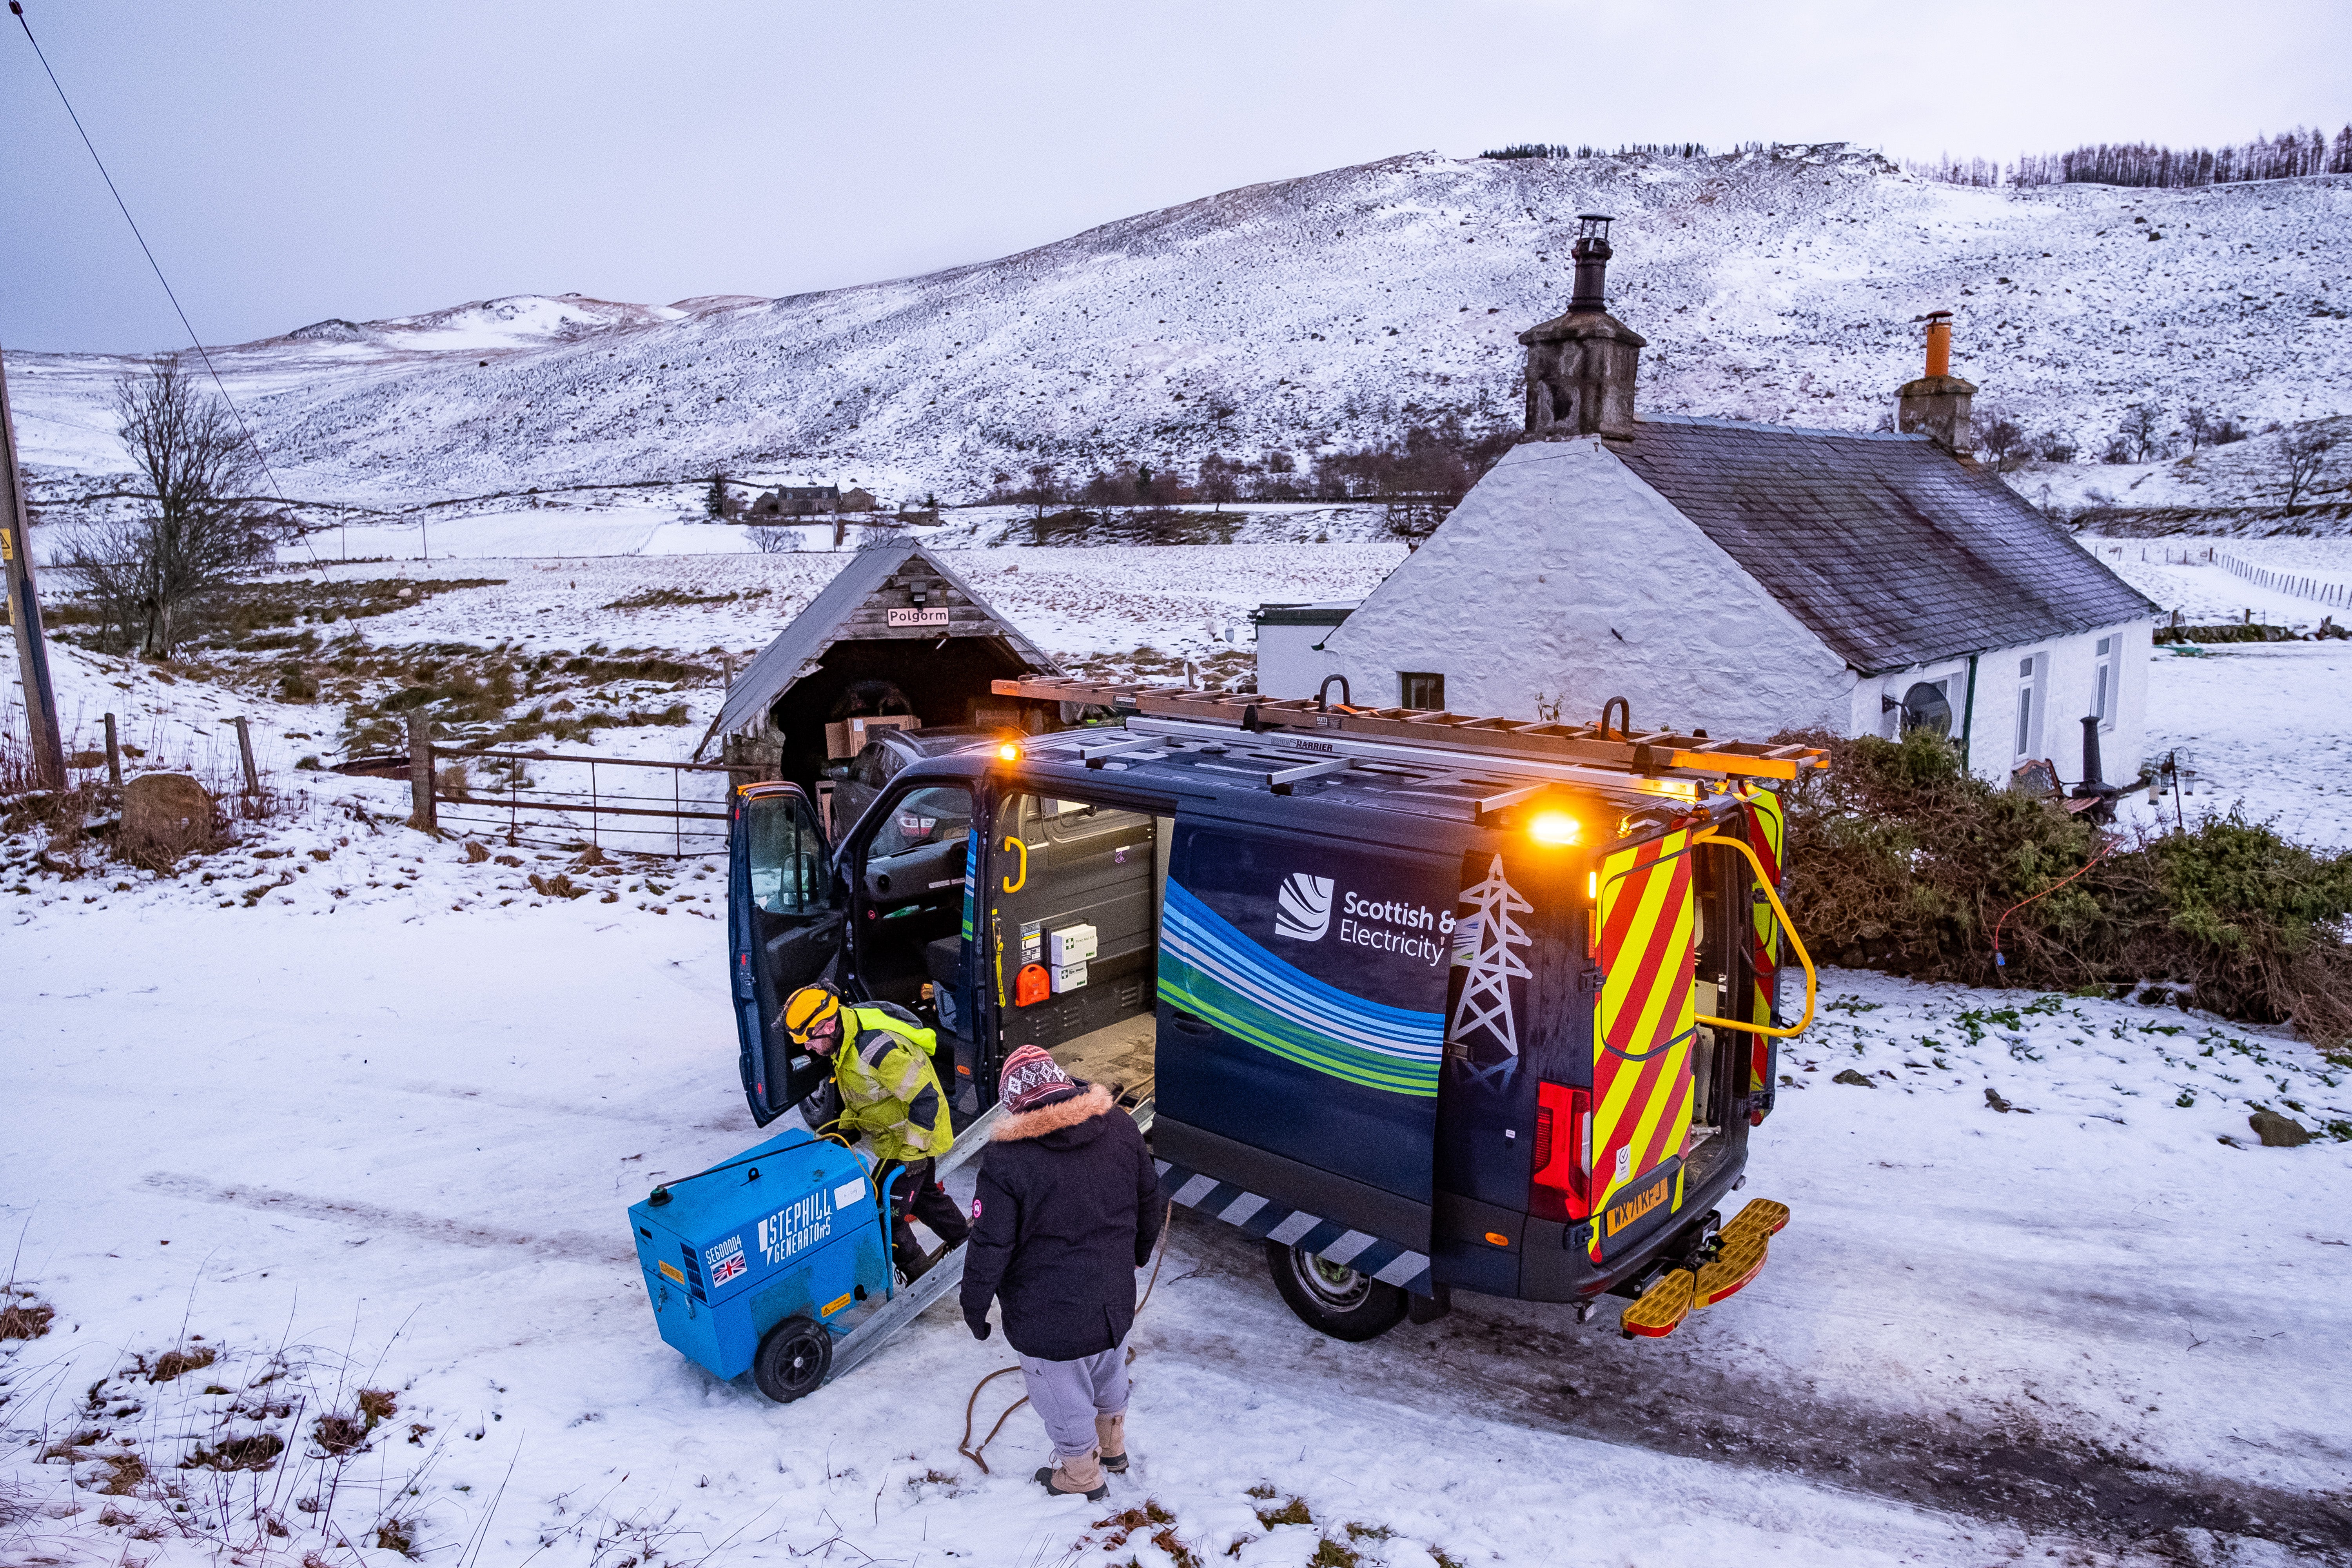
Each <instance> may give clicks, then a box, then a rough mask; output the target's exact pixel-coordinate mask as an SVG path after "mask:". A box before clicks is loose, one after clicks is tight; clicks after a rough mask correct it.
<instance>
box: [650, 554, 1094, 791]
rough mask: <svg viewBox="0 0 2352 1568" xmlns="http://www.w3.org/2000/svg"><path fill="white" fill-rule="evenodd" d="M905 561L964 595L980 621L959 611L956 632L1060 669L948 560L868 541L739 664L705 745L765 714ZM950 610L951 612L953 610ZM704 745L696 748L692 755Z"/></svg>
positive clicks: (1039, 666) (933, 633)
mask: <svg viewBox="0 0 2352 1568" xmlns="http://www.w3.org/2000/svg"><path fill="white" fill-rule="evenodd" d="M909 560H919V561H921V563H923V564H924V565H925V566H928V567H929V568H930V570H932V571H933V572H936V573H938V574H940V577H941V578H943V579H945V581H946V582H947V584H948V586H950V588H953V589H954V590H955V591H956V592H957V593H959V594H961V595H963V598H964V601H965V603H966V604H967V605H971V606H975V607H977V608H978V609H979V611H980V612H981V616H982V620H981V622H980V623H979V624H974V623H973V622H972V621H971V620H970V619H968V618H966V617H964V616H957V617H956V619H955V620H954V621H953V622H952V623H951V625H950V628H949V629H950V633H951V634H952V635H953V636H956V637H1002V638H1003V639H1004V642H1005V644H1006V645H1007V646H1008V647H1011V648H1012V650H1013V654H1014V656H1015V657H1017V658H1021V659H1023V660H1024V661H1025V662H1026V663H1027V664H1028V665H1029V667H1030V668H1032V669H1034V670H1037V671H1039V672H1040V673H1042V674H1047V675H1060V674H1062V673H1063V670H1062V667H1061V666H1060V665H1057V664H1055V662H1054V661H1053V660H1052V659H1050V658H1046V657H1045V654H1044V653H1043V652H1042V651H1040V650H1039V648H1038V647H1037V646H1036V645H1035V644H1034V643H1032V642H1031V641H1030V640H1029V639H1028V638H1027V637H1024V636H1023V635H1022V633H1021V631H1020V629H1019V628H1018V627H1016V626H1013V623H1012V622H1010V621H1008V620H1006V619H1005V618H1004V617H1003V616H1000V615H998V614H997V613H996V612H995V611H994V610H993V609H992V608H990V607H989V604H988V601H987V600H985V599H983V598H982V597H981V596H980V595H978V594H976V593H974V592H973V591H972V587H971V584H969V583H967V582H965V581H964V580H963V579H962V578H961V577H960V576H958V575H957V574H955V573H954V572H952V571H950V569H949V568H948V565H947V563H944V562H942V561H941V560H940V558H939V557H938V556H936V555H934V554H932V553H931V552H929V551H928V550H926V549H924V548H923V547H922V546H921V545H920V544H919V543H916V542H913V541H911V540H903V541H893V542H889V543H887V544H879V545H874V546H870V547H868V548H866V549H864V550H861V551H859V552H857V553H856V554H855V555H853V556H851V557H850V558H849V563H848V564H847V565H845V566H844V567H843V568H842V569H841V571H840V572H839V573H838V574H835V577H834V579H833V581H832V582H830V583H827V584H825V585H824V588H823V589H822V590H820V591H819V592H818V594H817V596H816V597H815V598H814V599H811V600H810V601H809V602H808V605H807V607H806V608H804V609H803V610H802V611H801V613H800V614H799V615H797V616H793V618H792V620H791V621H790V622H788V623H787V624H786V625H785V626H784V629H783V630H782V631H781V632H778V633H777V634H776V637H775V640H774V641H773V642H771V643H770V644H769V645H768V646H767V647H764V648H761V650H760V656H759V657H758V658H754V659H753V660H752V661H751V663H750V664H748V665H746V666H744V667H743V673H742V674H740V675H739V676H737V677H736V678H735V684H734V685H732V686H730V687H729V688H728V689H727V700H726V702H725V703H724V704H722V705H721V706H720V708H719V717H718V718H717V719H716V720H714V721H712V722H711V725H710V729H709V731H708V732H706V733H705V734H704V736H703V744H704V745H708V744H709V741H710V737H711V736H712V735H731V734H733V733H735V732H736V731H739V730H745V729H749V728H751V726H752V725H754V724H756V723H758V722H759V721H761V719H762V718H763V717H764V716H765V715H766V713H767V711H768V709H769V707H770V706H771V705H772V704H773V703H774V701H775V700H776V699H777V698H779V697H781V696H782V695H783V694H784V691H785V689H786V688H788V687H790V686H791V685H792V684H793V682H794V681H795V680H798V679H800V672H801V668H802V666H803V665H805V664H807V663H808V662H809V661H810V660H811V659H816V658H824V650H825V649H827V648H829V647H832V646H833V645H834V644H835V643H836V642H840V641H842V640H844V639H845V638H846V637H856V636H857V635H859V633H858V628H856V627H854V626H850V625H849V621H850V617H852V616H855V615H856V614H857V612H858V610H859V609H860V608H862V607H863V606H864V605H865V604H866V600H868V599H870V598H872V597H873V596H874V594H875V591H876V590H877V589H879V588H880V587H881V586H882V585H883V584H886V583H887V582H888V581H889V580H890V578H891V577H892V575H894V574H896V573H897V572H898V569H899V568H900V567H902V566H904V565H905V564H906V563H908V561H909ZM951 613H952V612H951ZM901 635H904V636H909V637H915V638H922V637H938V636H940V632H939V631H938V630H937V629H936V628H933V629H927V630H925V631H922V632H916V633H910V634H901ZM701 750H702V748H701V747H700V746H698V747H696V748H695V752H696V754H697V755H699V754H700V753H701Z"/></svg>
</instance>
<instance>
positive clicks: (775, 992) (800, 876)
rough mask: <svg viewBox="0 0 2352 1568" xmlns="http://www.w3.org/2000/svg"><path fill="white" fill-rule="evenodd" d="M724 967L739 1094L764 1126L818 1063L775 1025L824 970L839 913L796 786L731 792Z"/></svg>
mask: <svg viewBox="0 0 2352 1568" xmlns="http://www.w3.org/2000/svg"><path fill="white" fill-rule="evenodd" d="M727 853H728V884H727V938H728V949H729V952H728V970H729V973H730V989H731V991H732V992H733V1001H734V1005H735V1032H736V1037H737V1039H738V1041H739V1043H740V1047H741V1056H740V1063H739V1065H740V1068H741V1070H742V1075H743V1093H744V1097H745V1098H746V1099H748V1100H750V1101H751V1116H752V1118H753V1120H755V1121H758V1122H759V1124H760V1125H761V1126H762V1127H765V1126H766V1125H767V1124H768V1123H769V1122H771V1121H774V1120H775V1119H776V1118H777V1117H779V1116H782V1114H783V1113H784V1112H785V1111H787V1110H791V1109H792V1108H793V1106H795V1105H798V1104H799V1103H800V1102H801V1101H802V1100H805V1099H807V1098H808V1096H809V1095H810V1094H811V1093H813V1092H814V1090H815V1089H816V1088H817V1086H818V1085H819V1084H821V1083H823V1082H824V1079H825V1076H826V1074H825V1068H824V1064H823V1063H822V1062H819V1061H818V1060H816V1059H815V1058H814V1057H812V1056H810V1055H809V1054H808V1053H807V1052H806V1051H799V1050H795V1049H794V1048H793V1045H792V1042H791V1041H790V1040H788V1039H786V1038H785V1037H784V1033H783V1031H782V1029H781V1028H779V1027H778V1026H777V1023H776V1018H777V1015H778V1013H779V1012H781V1011H782V1007H783V1005H784V998H785V997H787V996H789V995H791V994H793V992H794V991H795V990H797V989H798V988H800V987H801V986H803V985H806V984H809V983H810V982H811V981H814V980H822V979H824V978H826V977H827V975H828V974H830V973H832V971H833V969H834V967H835V963H836V961H837V960H838V959H839V958H840V956H841V939H842V931H843V926H844V922H845V920H846V918H847V916H846V911H845V908H844V900H843V899H842V897H841V892H840V889H838V888H837V887H836V886H835V880H834V876H833V870H832V868H831V866H830V865H828V864H827V857H826V853H825V839H824V832H823V831H822V830H821V829H819V827H818V826H817V822H816V813H815V811H814V809H813V808H812V807H811V806H810V805H809V800H808V796H807V795H803V794H802V793H801V790H800V786H799V785H797V784H753V785H751V786H748V787H747V788H744V789H741V790H738V791H737V792H736V795H735V800H734V806H733V810H732V812H731V813H730V821H729V824H728V838H727Z"/></svg>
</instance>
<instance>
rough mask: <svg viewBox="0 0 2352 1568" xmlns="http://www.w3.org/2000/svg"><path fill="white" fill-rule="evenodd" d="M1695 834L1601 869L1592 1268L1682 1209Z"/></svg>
mask: <svg viewBox="0 0 2352 1568" xmlns="http://www.w3.org/2000/svg"><path fill="white" fill-rule="evenodd" d="M1693 858H1694V857H1693V848H1692V845H1691V834H1690V832H1689V831H1688V830H1683V831H1678V832H1674V833H1668V834H1665V835H1664V836H1663V837H1657V838H1652V839H1648V840H1645V841H1643V842H1642V843H1638V844H1633V845H1629V846H1625V847H1621V848H1618V849H1615V850H1613V851H1612V852H1611V853H1610V854H1609V855H1608V856H1606V857H1605V858H1603V859H1602V860H1601V889H1600V894H1601V897H1600V920H1599V922H1598V923H1599V938H1600V942H1599V946H1600V952H1599V953H1598V957H1599V960H1600V963H1601V991H1600V996H1599V998H1598V1000H1597V1001H1596V1003H1595V1006H1596V1008H1597V1012H1596V1014H1595V1016H1594V1019H1593V1029H1592V1051H1593V1061H1592V1150H1593V1161H1592V1173H1593V1178H1594V1182H1593V1185H1594V1188H1595V1191H1594V1194H1593V1206H1592V1213H1593V1225H1592V1243H1591V1247H1592V1257H1593V1259H1594V1261H1595V1262H1606V1261H1608V1260H1609V1259H1611V1258H1617V1257H1621V1256H1622V1255H1623V1253H1624V1252H1625V1250H1626V1248H1627V1247H1631V1246H1633V1245H1634V1244H1635V1243H1637V1242H1639V1241H1642V1240H1643V1239H1644V1238H1646V1237H1648V1236H1650V1235H1651V1234H1652V1233H1653V1232H1654V1231H1656V1230H1657V1229H1659V1228H1660V1227H1661V1226H1664V1224H1665V1223H1666V1222H1667V1221H1668V1220H1669V1219H1671V1218H1672V1217H1673V1215H1674V1214H1675V1211H1676V1210H1677V1209H1679V1208H1680V1207H1681V1205H1682V1197H1683V1193H1682V1153H1683V1142H1684V1139H1685V1135H1686V1134H1687V1133H1688V1132H1689V1131H1690V1118H1691V1049H1692V1046H1693V1043H1694V1041H1695V1039H1696V1035H1697V1032H1698V1025H1697V1016H1696V1006H1695V1005H1694V998H1693V996H1692V991H1691V984H1692V965H1693V963H1694V962H1695V960H1696V926H1697V907H1696V906H1697V900H1696V877H1695V875H1694V873H1695V872H1696V866H1695V865H1694V864H1693Z"/></svg>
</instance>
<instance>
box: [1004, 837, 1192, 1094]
mask: <svg viewBox="0 0 2352 1568" xmlns="http://www.w3.org/2000/svg"><path fill="white" fill-rule="evenodd" d="M1169 827H1170V823H1169V820H1168V819H1166V818H1163V817H1156V816H1150V815H1149V814H1147V813H1144V812H1138V811H1123V810H1120V809H1118V808H1117V807H1115V806H1108V805H1094V804H1091V803H1089V802H1087V801H1079V800H1055V799H1048V798H1045V797H1044V796H1041V795H1013V796H1010V797H1008V798H1007V799H1006V801H1005V803H1004V805H1003V809H1002V810H1001V811H1000V813H999V815H998V818H997V825H996V827H995V830H994V832H995V838H996V844H995V846H994V849H995V853H993V854H992V856H991V857H990V863H991V865H992V868H995V870H996V871H997V872H998V873H999V874H998V875H996V876H994V877H993V878H992V885H991V886H990V887H989V888H988V889H986V897H987V905H988V911H989V921H988V926H987V931H986V942H985V946H984V950H983V952H984V960H983V962H982V963H981V964H980V965H978V966H976V967H977V968H978V969H979V970H980V972H981V982H982V984H992V985H1002V987H1003V993H1002V994H1003V999H1004V1007H1003V1017H1004V1042H1003V1052H1004V1054H1005V1055H1006V1056H1010V1055H1011V1054H1012V1053H1013V1052H1014V1051H1016V1050H1018V1049H1020V1048H1021V1047H1023V1046H1029V1045H1034V1046H1042V1047H1045V1049H1046V1050H1047V1051H1049V1052H1051V1053H1052V1055H1053V1057H1054V1059H1055V1061H1057V1062H1059V1063H1060V1064H1061V1065H1062V1067H1063V1068H1064V1069H1065V1070H1066V1071H1067V1072H1068V1073H1070V1074H1071V1076H1073V1077H1075V1078H1082V1079H1087V1080H1089V1081H1091V1082H1095V1083H1100V1084H1105V1085H1108V1087H1109V1088H1110V1090H1111V1092H1112V1093H1113V1094H1114V1095H1116V1096H1118V1098H1119V1099H1120V1100H1122V1101H1123V1102H1125V1103H1129V1104H1132V1103H1134V1102H1136V1101H1138V1100H1146V1099H1149V1098H1150V1095H1151V1092H1152V1076H1153V1074H1152V1062H1153V1048H1152V1041H1153V1033H1154V1021H1155V1018H1156V1016H1157V1009H1158V1005H1159V984H1158V978H1159V977H1158V974H1157V973H1156V961H1157V957H1158V953H1159V947H1160V905H1161V903H1162V901H1163V900H1165V898H1166V896H1167V888H1168V846H1169V844H1170V842H1171V837H1172V836H1171V833H1170V832H1169Z"/></svg>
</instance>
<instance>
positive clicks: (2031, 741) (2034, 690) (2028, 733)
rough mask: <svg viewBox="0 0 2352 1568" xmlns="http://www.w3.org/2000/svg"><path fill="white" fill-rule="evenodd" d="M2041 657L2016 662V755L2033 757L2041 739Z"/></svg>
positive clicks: (2036, 656) (2030, 657) (2034, 656)
mask: <svg viewBox="0 0 2352 1568" xmlns="http://www.w3.org/2000/svg"><path fill="white" fill-rule="evenodd" d="M2041 668H2042V658H2041V656H2039V655H2037V654H2028V655H2027V656H2026V657H2025V658H2021V659H2019V660H2018V661H2017V754H2018V755H2019V756H2021V757H2030V756H2032V755H2033V752H2034V749H2035V742H2038V741H2040V740H2041V738H2042V695H2041V686H2042V681H2041V679H2040V671H2041Z"/></svg>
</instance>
